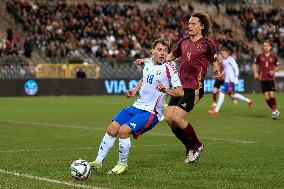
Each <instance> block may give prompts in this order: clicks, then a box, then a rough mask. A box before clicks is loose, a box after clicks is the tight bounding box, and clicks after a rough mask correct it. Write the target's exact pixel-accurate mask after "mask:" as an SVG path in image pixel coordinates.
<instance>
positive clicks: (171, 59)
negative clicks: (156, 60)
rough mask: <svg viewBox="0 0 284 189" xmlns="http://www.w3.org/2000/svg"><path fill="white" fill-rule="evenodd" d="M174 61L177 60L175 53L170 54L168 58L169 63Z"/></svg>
mask: <svg viewBox="0 0 284 189" xmlns="http://www.w3.org/2000/svg"><path fill="white" fill-rule="evenodd" d="M174 59H175V56H174V55H173V53H170V54H168V55H167V57H166V61H167V62H171V61H173V60H174Z"/></svg>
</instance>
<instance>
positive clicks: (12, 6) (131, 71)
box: [5, 0, 283, 78]
mask: <svg viewBox="0 0 284 189" xmlns="http://www.w3.org/2000/svg"><path fill="white" fill-rule="evenodd" d="M213 2H214V3H212V1H206V0H205V1H203V2H201V3H200V2H198V1H193V2H191V4H189V3H187V2H186V1H179V3H177V2H176V1H167V2H166V3H164V2H163V1H154V0H144V1H142V2H141V1H139V3H138V1H135V0H132V1H114V2H103V1H96V2H93V1H90V0H83V1H80V2H78V1H74V0H67V1H24V0H23V1H18V0H6V1H5V8H6V12H8V13H9V15H10V16H11V17H13V18H14V22H16V24H17V26H19V28H22V31H23V33H24V34H25V41H26V42H27V43H28V44H27V45H26V46H27V47H31V46H32V47H33V49H37V52H36V53H33V55H38V54H40V55H41V57H42V59H40V61H33V63H60V64H72V63H77V64H78V63H79V64H81V63H84V62H85V63H89V64H96V65H97V66H98V67H99V69H100V72H101V74H100V76H101V77H105V78H110V77H120V78H129V77H130V78H131V77H136V76H137V75H138V76H139V74H140V75H141V73H140V72H141V68H140V67H137V66H135V65H133V64H131V63H132V61H133V60H134V59H136V58H138V57H148V56H150V54H149V49H150V48H151V41H152V39H154V38H157V37H160V36H163V37H165V38H167V39H168V40H169V41H170V42H171V43H172V46H174V45H175V44H176V43H177V41H178V40H179V39H180V38H181V37H182V36H184V35H185V31H186V28H187V20H188V18H189V17H190V15H191V13H192V12H193V10H194V9H201V10H205V11H207V12H209V14H210V15H211V17H212V19H213V23H214V30H215V31H214V33H215V38H214V41H215V43H216V45H217V46H218V47H222V46H225V47H227V48H229V49H230V50H231V51H232V53H233V54H234V56H235V57H236V59H237V61H238V63H239V65H240V69H241V72H242V73H243V74H251V65H250V64H251V62H252V57H254V55H255V53H256V52H259V50H260V49H259V44H255V43H251V40H254V39H257V40H259V36H260V35H259V34H258V33H257V32H254V33H253V35H251V33H249V32H250V30H248V28H247V25H248V23H251V22H249V21H251V20H249V21H247V20H245V19H246V18H247V17H246V16H245V13H246V11H249V10H251V9H252V6H253V5H254V4H253V1H247V2H246V4H245V5H244V1H234V4H233V3H232V2H233V1H218V0H216V1H213ZM228 2H230V3H228ZM241 2H242V3H241ZM248 2H249V4H247V3H248ZM265 2H266V1H263V3H265ZM267 3H269V2H267ZM233 5H234V6H233ZM236 5H237V6H236ZM254 10H256V9H254ZM259 10H261V8H259ZM268 11H270V10H268ZM254 14H256V15H253V16H254V17H257V16H258V15H257V14H259V12H257V11H255V13H254ZM264 14H265V15H266V17H267V16H269V15H272V16H274V17H275V19H276V20H277V19H278V20H279V19H280V18H282V17H283V13H282V12H281V10H278V12H277V11H276V12H275V10H272V12H271V11H270V12H265V13H264ZM239 15H243V16H241V19H240V20H238V17H239ZM264 22H265V21H263V20H262V21H259V24H258V26H259V27H260V25H261V24H262V25H261V27H264V24H263V23H264ZM267 24H270V25H271V24H272V25H273V26H274V27H269V28H275V30H277V29H278V30H279V32H280V33H279V34H275V36H274V33H273V40H274V41H275V42H276V43H277V47H276V48H277V49H279V51H278V53H279V55H280V56H282V55H283V35H282V34H283V31H282V30H283V24H282V25H277V21H276V22H269V23H267ZM241 26H243V29H242V27H241ZM255 31H259V29H258V28H255ZM281 32H282V33H281ZM266 33H267V36H268V37H270V36H271V34H270V33H269V32H266ZM161 34H162V35H161ZM269 34H270V35H269ZM279 36H280V38H277V37H279ZM264 38H266V36H262V38H261V39H264ZM29 39H30V40H31V41H29ZM29 42H30V43H29ZM259 42H261V40H259ZM24 55H26V56H28V55H27V54H26V53H24ZM26 58H27V60H30V58H29V57H26Z"/></svg>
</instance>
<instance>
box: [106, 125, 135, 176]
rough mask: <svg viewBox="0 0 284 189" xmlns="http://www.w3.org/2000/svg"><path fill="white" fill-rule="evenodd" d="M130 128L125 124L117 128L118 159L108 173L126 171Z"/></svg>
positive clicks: (129, 145)
mask: <svg viewBox="0 0 284 189" xmlns="http://www.w3.org/2000/svg"><path fill="white" fill-rule="evenodd" d="M131 133H132V130H131V128H130V127H129V126H128V125H127V124H125V125H123V126H121V127H120V129H119V150H118V151H119V159H118V163H117V165H116V166H115V167H114V168H113V169H112V170H110V171H109V172H108V174H121V173H124V172H126V171H127V168H128V165H127V160H128V154H129V150H130V147H131V140H130V134H131Z"/></svg>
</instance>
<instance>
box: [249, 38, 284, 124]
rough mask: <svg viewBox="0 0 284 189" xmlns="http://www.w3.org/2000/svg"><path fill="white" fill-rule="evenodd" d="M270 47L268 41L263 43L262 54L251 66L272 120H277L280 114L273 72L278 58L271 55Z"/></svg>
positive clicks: (276, 67)
mask: <svg viewBox="0 0 284 189" xmlns="http://www.w3.org/2000/svg"><path fill="white" fill-rule="evenodd" d="M271 51H272V45H271V43H270V42H269V41H265V42H264V43H263V53H262V54H259V55H258V56H257V57H256V58H255V60H254V64H253V72H254V78H255V79H259V80H260V84H261V90H262V92H263V94H264V97H265V100H266V102H267V105H268V106H269V107H270V108H271V110H272V118H273V119H277V118H278V116H279V114H280V112H279V110H278V109H277V105H276V98H275V76H274V74H275V72H276V71H277V70H278V69H279V62H278V58H277V57H276V56H275V55H274V54H272V53H271Z"/></svg>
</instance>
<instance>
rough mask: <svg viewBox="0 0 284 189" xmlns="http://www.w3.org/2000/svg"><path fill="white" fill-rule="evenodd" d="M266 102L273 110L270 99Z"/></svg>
mask: <svg viewBox="0 0 284 189" xmlns="http://www.w3.org/2000/svg"><path fill="white" fill-rule="evenodd" d="M265 100H266V103H267V105H268V106H269V107H270V108H271V109H272V106H271V102H270V99H268V100H267V99H265Z"/></svg>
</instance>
